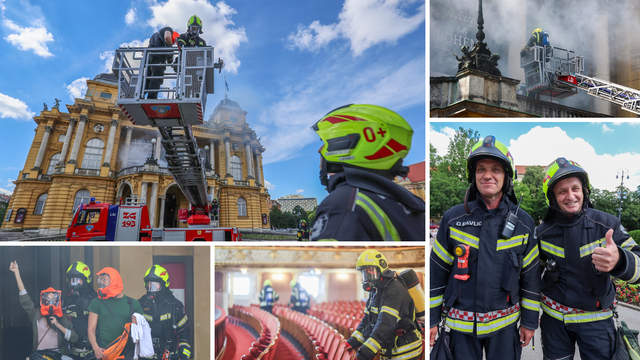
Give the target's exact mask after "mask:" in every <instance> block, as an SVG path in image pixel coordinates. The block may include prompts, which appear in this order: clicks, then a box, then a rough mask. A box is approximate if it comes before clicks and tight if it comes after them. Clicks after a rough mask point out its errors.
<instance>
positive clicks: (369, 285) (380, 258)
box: [356, 249, 389, 292]
mask: <svg viewBox="0 0 640 360" xmlns="http://www.w3.org/2000/svg"><path fill="white" fill-rule="evenodd" d="M388 269H389V264H388V263H387V259H386V258H385V257H384V255H382V254H381V253H380V252H379V251H378V250H373V249H369V250H366V251H364V252H363V253H362V254H360V256H359V257H358V261H357V262H356V270H358V271H360V272H361V273H362V288H363V289H364V291H367V292H371V291H376V290H377V288H378V287H379V286H380V283H381V282H382V273H383V272H385V271H386V270H388Z"/></svg>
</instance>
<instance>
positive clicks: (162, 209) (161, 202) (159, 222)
mask: <svg viewBox="0 0 640 360" xmlns="http://www.w3.org/2000/svg"><path fill="white" fill-rule="evenodd" d="M159 198H160V219H158V227H159V228H163V227H164V201H165V200H166V199H167V195H162V196H159Z"/></svg>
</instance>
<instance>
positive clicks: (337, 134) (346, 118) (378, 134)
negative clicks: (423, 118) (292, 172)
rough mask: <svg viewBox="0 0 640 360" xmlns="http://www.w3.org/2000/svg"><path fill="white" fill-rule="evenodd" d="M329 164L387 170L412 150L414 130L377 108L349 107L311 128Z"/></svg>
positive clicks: (321, 120)
mask: <svg viewBox="0 0 640 360" xmlns="http://www.w3.org/2000/svg"><path fill="white" fill-rule="evenodd" d="M311 128H312V129H313V130H314V131H315V132H316V133H318V135H319V136H320V138H321V139H322V141H323V142H324V145H323V147H322V148H321V149H320V154H321V155H322V157H323V158H324V159H325V160H326V161H327V162H329V163H337V164H343V165H352V166H358V167H361V168H367V169H375V170H388V169H391V167H393V165H395V164H396V162H397V161H398V160H400V159H403V158H404V157H405V156H407V153H409V150H410V149H411V137H412V136H413V129H411V126H410V125H409V123H407V122H406V120H405V119H403V118H402V116H400V115H398V114H396V113H395V112H393V111H391V110H389V109H386V108H383V107H380V106H375V105H346V106H342V107H339V108H337V109H334V110H332V111H331V112H329V113H328V114H327V115H325V116H324V117H323V118H322V119H320V120H319V121H318V122H316V123H315V124H314V125H313V126H312V127H311Z"/></svg>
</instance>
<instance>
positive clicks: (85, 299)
mask: <svg viewBox="0 0 640 360" xmlns="http://www.w3.org/2000/svg"><path fill="white" fill-rule="evenodd" d="M66 277H67V283H68V284H69V288H70V289H71V291H70V292H69V294H67V296H66V297H65V298H64V300H63V301H62V311H63V312H64V313H65V314H67V315H69V316H70V317H71V322H72V323H73V328H74V330H75V331H76V333H78V341H77V342H75V343H71V344H70V345H71V356H72V357H73V358H74V359H76V360H77V359H82V358H84V357H85V356H86V355H87V354H88V353H89V352H90V351H91V350H92V348H91V343H90V342H89V334H88V329H87V326H88V323H89V310H88V309H89V304H90V303H91V300H93V299H95V298H96V297H97V296H98V294H97V293H96V291H95V290H93V286H91V270H89V266H87V265H86V264H84V263H83V262H80V261H76V262H74V263H73V264H71V265H70V266H69V268H68V269H67V275H66Z"/></svg>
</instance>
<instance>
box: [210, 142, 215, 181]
mask: <svg viewBox="0 0 640 360" xmlns="http://www.w3.org/2000/svg"><path fill="white" fill-rule="evenodd" d="M215 146H216V142H215V141H213V139H209V163H210V164H211V170H213V172H214V173H215V172H216V155H215V154H216V152H215V151H214V150H213V148H214V147H215Z"/></svg>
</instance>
